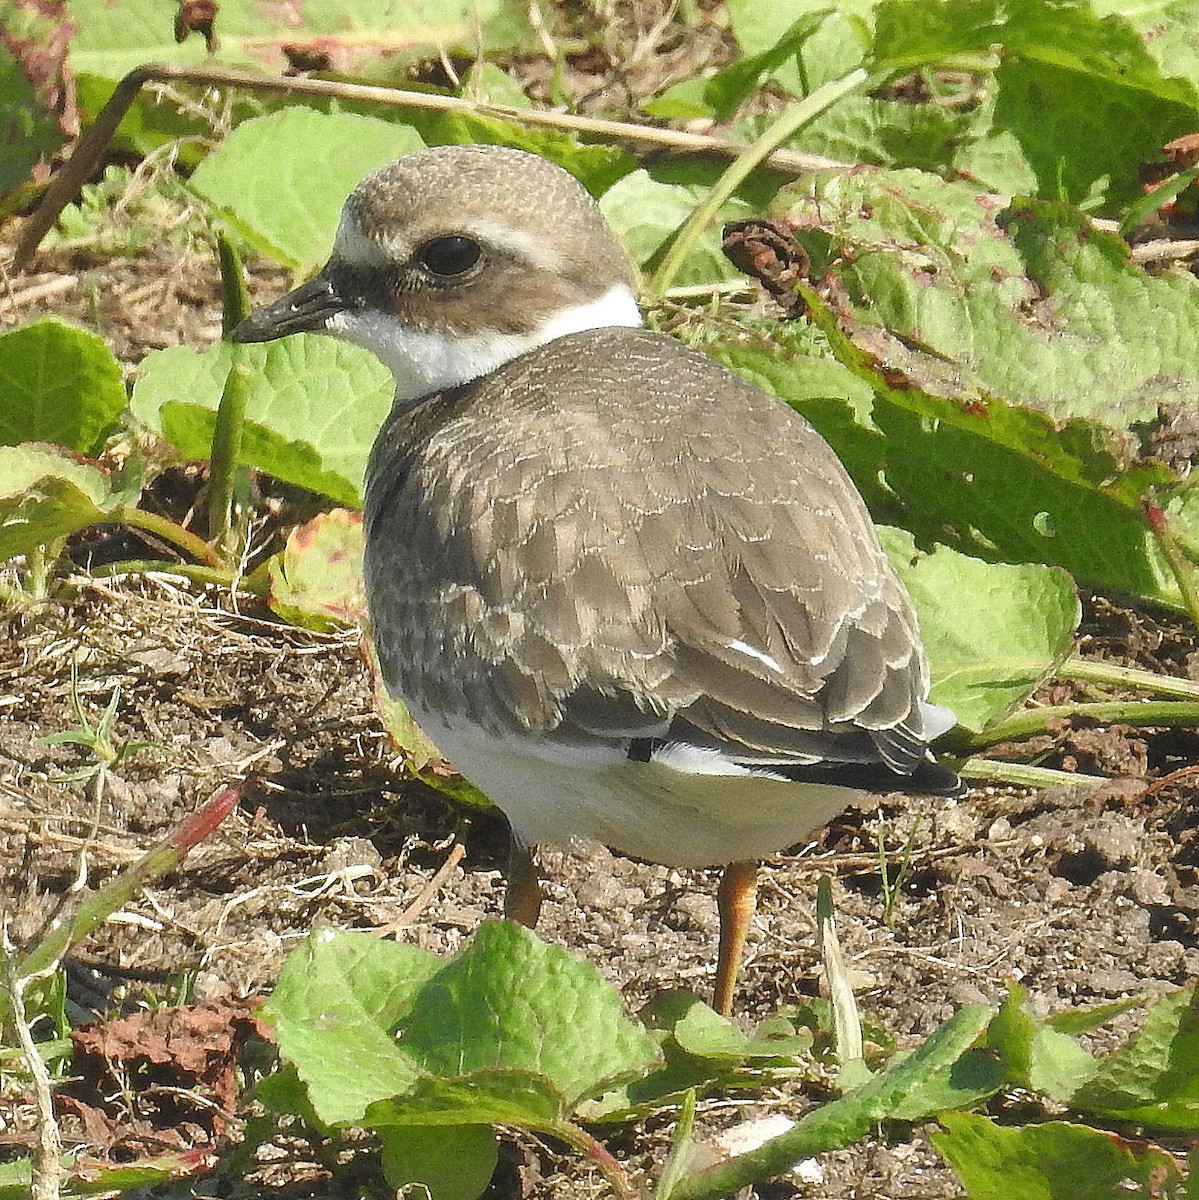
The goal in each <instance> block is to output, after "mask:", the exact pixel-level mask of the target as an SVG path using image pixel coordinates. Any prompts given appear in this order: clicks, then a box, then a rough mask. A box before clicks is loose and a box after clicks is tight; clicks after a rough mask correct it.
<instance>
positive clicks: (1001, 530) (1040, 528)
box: [721, 172, 1199, 605]
mask: <svg viewBox="0 0 1199 1200" xmlns="http://www.w3.org/2000/svg"><path fill="white" fill-rule="evenodd" d="M820 179H824V180H825V182H826V183H827V188H826V187H825V186H824V184H822V183H821V182H820ZM813 186H814V189H815V190H814V193H813V194H812V196H811V197H810V198H809V200H808V201H806V202H804V203H801V204H797V203H795V202H792V203H790V204H784V205H783V206H782V208H783V211H784V212H785V213H787V214H789V219H791V220H792V221H794V223H795V224H797V225H798V226H799V230H798V232H797V235H796V236H797V238H798V239H799V240H800V241H801V242H802V243H804V244H805V245H806V247H807V249H808V251H809V253H810V255H811V259H812V275H813V277H814V278H815V280H816V282H817V284H818V287H819V291H817V290H816V289H815V288H812V287H808V286H807V285H805V284H802V283H797V284H796V290H797V291H798V292H799V293H800V294H801V295H802V298H803V301H804V304H805V306H806V308H807V310H808V313H809V315H810V316H811V318H812V319H813V320H814V321H815V323H816V324H817V325H818V326H819V328H820V329H821V331H822V332H823V333H824V335H825V336H826V337H827V338H828V342H829V345H830V346H831V348H832V349H833V351H834V353H835V355H836V357H837V358H838V359H839V360H840V361H841V362H842V364H843V365H844V366H846V367H847V368H848V369H849V371H850V372H851V373H852V374H854V375H856V376H857V377H858V379H860V380H862V381H864V382H866V383H867V384H868V385H869V386H870V388H871V389H872V390H873V392H874V394H875V399H874V403H873V409H872V411H871V412H870V414H869V419H868V420H866V419H859V420H854V421H848V420H845V419H844V410H843V409H842V410H841V411H842V414H843V415H842V416H841V417H839V418H838V419H837V421H836V422H835V423H833V424H831V425H825V424H823V423H821V420H820V419H818V415H817V414H816V413H813V414H812V416H813V420H815V421H816V423H817V424H818V425H819V426H820V428H821V429H822V431H823V432H824V433H825V434H826V436H827V437H828V438H829V440H830V442H832V444H833V446H834V448H835V449H836V450H837V451H838V453H839V454H840V455H841V457H842V458H843V459H844V461H846V463H847V465H848V466H849V468H850V470H851V472H852V473H853V475H854V477H855V479H856V480H857V482H858V484H859V486H860V487H861V488H862V490H863V493H864V494H865V495H866V498H867V500H868V502H869V503H870V504H871V507H872V511H873V512H874V514H875V517H876V519H878V520H882V521H887V522H890V523H895V524H901V525H903V526H904V527H906V528H908V529H910V530H911V532H912V533H913V534H914V535H915V536H916V539H917V542H918V543H919V544H921V545H924V546H928V545H931V544H933V543H936V542H942V543H946V544H949V545H952V546H953V548H955V549H958V550H961V551H963V552H966V553H969V554H974V555H978V556H980V557H984V558H987V559H991V560H995V559H999V560H1006V561H1009V562H1022V561H1023V562H1044V563H1048V564H1052V565H1057V566H1062V567H1065V568H1066V569H1067V570H1068V571H1070V573H1071V574H1072V575H1073V576H1074V577H1075V578H1076V579H1077V580H1078V581H1079V582H1080V583H1083V584H1086V585H1087V586H1092V587H1097V588H1105V589H1107V590H1110V591H1120V592H1127V593H1131V594H1134V595H1140V596H1144V597H1146V598H1149V599H1152V600H1155V601H1157V602H1161V603H1167V604H1173V605H1178V604H1179V603H1180V597H1179V593H1178V589H1177V585H1176V583H1175V581H1174V580H1173V578H1172V576H1171V574H1170V572H1169V570H1168V569H1167V568H1166V566H1165V563H1164V560H1163V559H1162V557H1161V555H1160V553H1159V551H1158V549H1157V547H1156V545H1155V543H1154V541H1153V538H1152V536H1151V533H1150V531H1149V529H1148V526H1147V525H1146V523H1145V519H1144V515H1143V500H1144V498H1145V496H1146V495H1149V494H1151V493H1152V492H1153V491H1154V490H1155V489H1159V488H1165V489H1167V490H1166V495H1167V496H1168V495H1169V489H1171V488H1176V487H1177V486H1178V481H1177V478H1176V477H1175V476H1174V475H1173V474H1172V473H1171V472H1170V471H1169V470H1167V469H1166V468H1164V467H1162V466H1160V465H1158V464H1154V463H1150V462H1143V461H1137V460H1136V458H1135V455H1136V451H1137V443H1136V442H1135V440H1134V439H1133V438H1132V437H1131V436H1130V435H1129V434H1128V433H1126V432H1124V426H1125V425H1127V424H1129V423H1131V422H1133V421H1138V420H1143V419H1146V418H1147V417H1155V415H1156V407H1157V404H1158V403H1159V402H1160V403H1169V404H1177V403H1182V404H1183V405H1184V406H1187V405H1193V404H1195V403H1196V402H1199V367H1196V365H1195V362H1194V361H1193V356H1192V355H1190V353H1189V351H1188V349H1187V346H1188V345H1189V342H1188V337H1189V333H1188V330H1191V328H1192V326H1193V325H1194V324H1195V321H1196V318H1197V317H1199V284H1197V283H1196V282H1195V281H1194V279H1188V278H1183V277H1182V276H1181V275H1176V274H1167V275H1163V276H1161V277H1156V278H1151V277H1149V276H1146V275H1145V274H1144V273H1143V272H1141V271H1140V270H1139V269H1138V268H1136V267H1134V266H1132V265H1131V264H1129V263H1128V262H1127V255H1126V251H1125V249H1123V248H1121V247H1122V244H1120V243H1118V241H1117V240H1115V239H1112V238H1110V237H1109V236H1108V235H1105V234H1100V233H1098V232H1096V231H1093V230H1090V227H1089V226H1088V225H1086V222H1085V218H1083V217H1082V216H1081V215H1080V214H1078V213H1077V212H1075V211H1074V210H1070V209H1068V208H1067V207H1065V206H1062V205H1029V204H1021V205H1015V206H1012V207H1010V208H1009V209H1008V211H1007V213H1006V216H1005V219H1003V220H1002V221H999V222H997V221H996V220H995V214H996V211H997V210H995V209H994V207H993V204H992V202H991V201H988V200H987V198H985V197H977V196H975V195H974V194H973V193H971V192H970V190H969V189H965V188H963V187H961V186H960V185H954V186H951V185H947V184H944V183H943V182H941V181H939V180H936V179H933V178H932V177H930V176H922V175H919V174H918V173H916V172H896V173H892V174H890V175H887V174H885V173H879V174H878V175H876V176H872V177H870V178H869V179H868V178H867V177H866V176H860V177H859V176H854V177H848V178H847V177H832V176H820V177H817V179H816V181H815V182H814V185H813ZM851 197H852V199H851ZM871 218H872V219H871ZM1092 235H1093V236H1092ZM1013 256H1014V257H1013ZM1014 266H1015V267H1018V271H1016V272H1014V271H1013V270H1012V268H1013V267H1014ZM1088 280H1090V284H1088V283H1087V281H1088ZM1047 289H1048V290H1047ZM823 297H829V298H830V300H831V304H830V302H828V301H826V299H824V298H823ZM787 337H788V335H787V334H786V333H785V332H783V333H781V334H780V336H779V339H778V341H779V342H781V343H783V344H786V341H787ZM721 357H722V358H724V360H725V361H727V362H729V363H730V364H732V365H734V366H738V367H740V366H741V363H742V361H746V360H748V361H749V362H751V363H752V364H753V368H754V371H755V372H756V373H757V374H758V375H759V376H760V377H762V378H764V379H767V380H769V386H770V387H771V389H772V390H774V391H775V392H776V393H777V394H779V395H781V396H783V397H784V398H785V399H788V400H790V401H792V402H793V403H796V404H797V405H798V406H799V407H801V408H803V409H805V411H806V410H807V403H806V402H807V401H808V400H810V399H811V392H810V391H809V390H808V389H807V388H806V387H805V386H803V385H802V384H801V386H799V387H798V388H793V387H792V386H791V385H790V383H789V380H788V378H787V372H788V371H789V370H790V369H792V365H793V364H792V363H788V362H786V360H784V361H782V362H780V363H776V364H774V365H768V364H765V363H764V362H763V358H764V356H763V355H762V354H761V353H760V352H758V351H757V350H756V348H753V347H744V348H743V347H734V348H732V349H729V350H724V351H722V352H721ZM855 407H860V405H858V404H857V403H856V404H855ZM823 409H824V411H825V412H826V413H827V412H829V411H832V412H835V411H836V409H835V408H834V409H832V410H830V409H829V406H828V405H827V404H825V405H824V406H823Z"/></svg>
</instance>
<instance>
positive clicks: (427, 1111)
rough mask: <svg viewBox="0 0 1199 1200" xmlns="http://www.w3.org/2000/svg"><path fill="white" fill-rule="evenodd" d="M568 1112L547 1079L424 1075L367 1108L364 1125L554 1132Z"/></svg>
mask: <svg viewBox="0 0 1199 1200" xmlns="http://www.w3.org/2000/svg"><path fill="white" fill-rule="evenodd" d="M569 1113H570V1107H569V1105H568V1104H567V1103H566V1099H565V1097H564V1096H563V1095H562V1093H561V1092H560V1091H559V1090H558V1089H557V1088H556V1087H555V1086H554V1085H553V1083H552V1082H551V1081H550V1080H549V1079H547V1078H546V1077H545V1076H544V1075H538V1074H536V1073H534V1072H533V1071H523V1070H514V1069H512V1068H510V1067H495V1068H492V1069H484V1070H479V1071H471V1072H469V1073H467V1074H462V1075H451V1076H445V1077H442V1076H439V1075H422V1076H421V1077H420V1078H419V1079H418V1080H417V1082H416V1083H415V1084H413V1086H412V1087H411V1088H410V1089H409V1090H407V1091H406V1092H404V1093H403V1094H402V1095H400V1096H398V1097H397V1098H395V1099H392V1100H380V1101H379V1102H378V1103H376V1104H372V1105H371V1106H370V1108H368V1109H367V1111H366V1115H365V1116H364V1117H363V1118H362V1120H361V1122H360V1123H361V1124H364V1125H367V1126H369V1127H370V1128H372V1129H387V1128H389V1127H391V1126H396V1125H401V1126H407V1127H412V1126H426V1125H429V1126H441V1127H445V1126H453V1125H513V1126H516V1127H517V1128H522V1129H541V1130H547V1131H548V1130H552V1129H554V1128H555V1127H556V1126H558V1125H560V1124H561V1123H562V1122H563V1121H564V1120H565V1119H566V1118H567V1117H568V1116H569Z"/></svg>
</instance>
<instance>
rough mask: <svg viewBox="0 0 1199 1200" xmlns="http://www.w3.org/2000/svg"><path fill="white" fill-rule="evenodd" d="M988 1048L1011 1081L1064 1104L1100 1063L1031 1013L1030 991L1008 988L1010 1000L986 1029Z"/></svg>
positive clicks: (1068, 1037) (1015, 987)
mask: <svg viewBox="0 0 1199 1200" xmlns="http://www.w3.org/2000/svg"><path fill="white" fill-rule="evenodd" d="M987 1046H988V1047H989V1048H990V1049H991V1050H992V1051H994V1053H995V1054H996V1055H997V1056H998V1058H999V1060H1000V1063H1001V1064H1002V1067H1003V1070H1004V1073H1005V1074H1006V1076H1007V1079H1008V1081H1009V1082H1011V1083H1014V1084H1016V1085H1017V1086H1019V1087H1024V1088H1030V1089H1032V1090H1033V1091H1038V1092H1043V1093H1045V1095H1047V1096H1049V1097H1050V1098H1051V1099H1053V1100H1055V1101H1057V1102H1058V1103H1059V1104H1065V1103H1066V1102H1067V1101H1068V1100H1069V1099H1070V1097H1071V1096H1073V1095H1074V1093H1075V1092H1076V1091H1077V1090H1078V1088H1079V1087H1080V1086H1081V1085H1082V1084H1083V1083H1085V1082H1086V1080H1087V1079H1089V1078H1090V1077H1091V1076H1092V1075H1094V1073H1095V1069H1096V1067H1097V1065H1098V1064H1097V1063H1096V1062H1095V1059H1094V1058H1092V1057H1091V1055H1090V1054H1088V1053H1087V1052H1086V1051H1085V1050H1084V1049H1083V1048H1082V1047H1081V1046H1080V1045H1079V1044H1078V1043H1077V1042H1076V1041H1075V1040H1074V1038H1072V1037H1070V1036H1069V1035H1068V1034H1066V1033H1063V1032H1061V1031H1060V1030H1058V1029H1055V1028H1053V1027H1051V1026H1050V1025H1049V1024H1048V1023H1047V1022H1045V1021H1040V1020H1037V1019H1036V1018H1035V1017H1033V1016H1032V1014H1031V1013H1030V1012H1029V1010H1028V992H1027V990H1026V989H1025V988H1022V987H1020V986H1019V985H1017V984H1009V985H1008V995H1007V999H1006V1000H1005V1001H1004V1002H1003V1006H1002V1007H1001V1008H1000V1010H999V1012H998V1013H997V1014H996V1015H995V1018H994V1020H992V1022H991V1024H990V1026H989V1027H988V1028H987Z"/></svg>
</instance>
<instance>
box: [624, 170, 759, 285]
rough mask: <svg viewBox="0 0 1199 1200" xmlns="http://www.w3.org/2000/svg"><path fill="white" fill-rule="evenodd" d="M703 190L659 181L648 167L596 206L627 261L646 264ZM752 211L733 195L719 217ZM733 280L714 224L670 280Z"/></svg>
mask: <svg viewBox="0 0 1199 1200" xmlns="http://www.w3.org/2000/svg"><path fill="white" fill-rule="evenodd" d="M706 190H707V189H706V187H705V185H703V184H699V183H695V184H687V183H667V182H661V181H659V180H656V179H654V178H653V177H652V176H651V175H650V173H649V172H648V171H644V170H642V171H634V172H632V174H630V175H626V176H625V177H624V178H623V179H621V180H620V181H619V182H618V183H615V184H613V186H612V187H611V188H609V189H608V191H607V192H605V193H604V196H603V198H602V199H601V200H600V208H601V210H602V211H603V214H604V216H605V217H606V218H607V220H608V223H609V224H610V225H611V226H612V228H613V229H614V230H615V232H616V234H617V236H618V237H619V238H620V240H621V242H622V243H623V245H624V247H625V249H626V250H627V251H628V252H629V254H630V255H631V257H632V258H633V261H634V262H636V263H637V265H638V266H641V267H645V268H649V267H652V266H653V264H654V263H655V261H656V260H657V259H658V258H659V257H660V255H661V254H662V253H663V252H664V251H665V249H666V247H667V245H668V244H669V243H670V241H671V240H672V239H673V238H674V235H675V234H676V233H677V232H678V230H679V227H680V226H681V225H682V224H683V222H684V221H686V219H687V218H688V217H689V216H690V215H691V211H692V210H693V209H694V208H695V207H696V205H698V204H699V202H700V201H701V200H702V199H703V196H704V194H705V192H706ZM752 211H753V210H752V208H751V206H750V205H749V204H748V203H747V202H746V201H745V200H742V199H739V198H736V197H734V199H732V200H731V201H729V203H728V204H726V205H725V206H724V207H723V208H722V209H721V210H720V219H721V220H735V219H737V218H739V217H740V218H744V217H747V216H749V215H750V214H751V212H752ZM733 278H737V272H736V270H735V269H734V268H733V267H732V266H731V265H730V264H729V262H728V260H727V259H726V258H725V257H724V255H723V254H722V253H721V250H720V238H719V231H718V227H716V226H713V227H712V228H711V229H709V230H707V231H706V232H705V233H704V235H703V236H702V237H701V238H700V241H699V244H698V246H697V249H696V252H695V254H693V255H692V256H691V257H690V258H689V259H688V261H687V263H686V264H685V266H684V268H683V270H682V271H681V272H680V273H679V276H678V279H677V280H676V282H677V283H678V284H680V285H684V284H703V283H713V282H716V281H718V280H721V279H733Z"/></svg>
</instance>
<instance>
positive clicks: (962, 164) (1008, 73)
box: [872, 0, 1199, 212]
mask: <svg viewBox="0 0 1199 1200" xmlns="http://www.w3.org/2000/svg"><path fill="white" fill-rule="evenodd" d="M1194 25H1195V22H1194V18H1193V16H1192V15H1191V13H1190V12H1189V11H1188V10H1187V8H1186V7H1184V6H1181V5H1171V4H1170V3H1169V0H1149V2H1148V3H1146V4H1143V5H1137V6H1128V5H1120V4H1111V3H1088V2H1087V0H1016V2H1015V3H1010V2H1008V0H946V2H944V3H939V4H937V5H935V6H932V7H929V6H927V5H923V4H921V3H920V0H883V3H880V4H879V5H878V8H877V23H876V29H875V40H874V45H873V51H872V58H873V62H874V66H875V67H876V69H884V70H885V69H888V68H891V69H898V70H900V71H907V70H910V69H911V68H913V67H917V66H922V65H936V64H938V63H943V62H945V61H946V60H947V59H949V58H952V57H955V56H958V55H962V54H967V55H979V54H987V53H989V52H990V51H992V49H998V50H999V52H1000V58H999V62H998V66H997V68H996V70H995V72H994V74H993V75H992V76H991V77H990V78H986V79H984V84H983V86H984V87H985V88H986V89H987V90H988V91H989V93H990V94H989V96H988V97H987V100H986V102H985V103H984V104H982V105H981V106H979V107H978V109H977V110H976V119H975V120H974V121H973V122H972V128H971V131H970V132H969V133H968V134H966V135H965V136H962V137H959V138H958V139H957V142H958V149H957V151H956V154H955V158H954V165H955V167H956V168H957V169H958V170H959V171H961V172H962V173H963V174H966V175H968V176H969V177H970V178H972V179H975V180H977V181H978V182H979V183H980V184H983V185H986V186H990V187H992V188H994V189H995V190H997V191H999V192H1008V193H1011V192H1020V191H1028V192H1033V193H1034V194H1037V195H1040V196H1041V197H1042V198H1045V199H1068V200H1070V201H1072V202H1074V203H1078V204H1083V205H1084V206H1086V207H1088V208H1094V207H1103V208H1104V209H1106V210H1107V211H1113V212H1114V211H1118V209H1119V207H1120V206H1121V205H1123V204H1125V203H1127V202H1128V201H1130V200H1132V199H1133V198H1134V197H1135V196H1136V195H1137V193H1138V190H1139V180H1138V179H1137V174H1136V170H1135V164H1136V163H1138V162H1144V161H1149V160H1152V159H1154V158H1156V157H1157V155H1158V152H1159V150H1160V147H1161V146H1162V144H1163V143H1164V142H1166V141H1168V140H1169V139H1171V138H1173V137H1176V136H1178V135H1180V134H1182V133H1186V132H1189V131H1190V130H1191V129H1193V128H1194V124H1195V116H1196V111H1195V110H1196V106H1197V101H1199V92H1197V90H1196V88H1197V84H1199V69H1197V68H1196V65H1195V63H1196V59H1195V54H1194V44H1193V37H1194ZM895 161H896V162H898V163H902V162H903V161H904V158H903V157H902V156H900V157H898V158H897V159H896V160H895Z"/></svg>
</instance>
